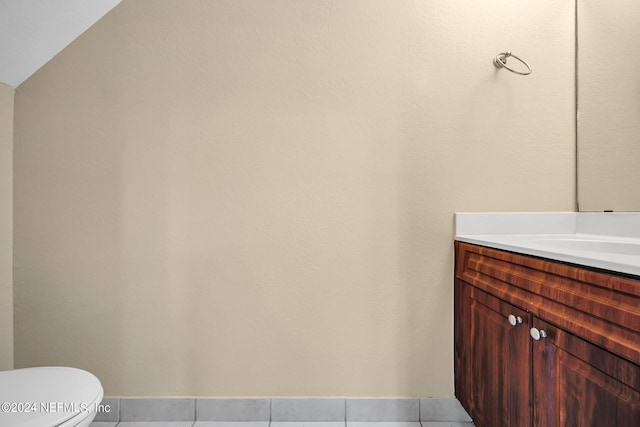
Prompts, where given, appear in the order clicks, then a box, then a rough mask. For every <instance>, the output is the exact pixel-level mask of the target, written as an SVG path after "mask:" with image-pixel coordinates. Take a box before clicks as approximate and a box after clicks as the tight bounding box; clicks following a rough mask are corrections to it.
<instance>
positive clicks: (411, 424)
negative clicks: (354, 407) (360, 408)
mask: <svg viewBox="0 0 640 427" xmlns="http://www.w3.org/2000/svg"><path fill="white" fill-rule="evenodd" d="M346 427H421V426H420V422H418V421H347V426H346Z"/></svg>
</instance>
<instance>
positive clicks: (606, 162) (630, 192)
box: [578, 0, 640, 211]
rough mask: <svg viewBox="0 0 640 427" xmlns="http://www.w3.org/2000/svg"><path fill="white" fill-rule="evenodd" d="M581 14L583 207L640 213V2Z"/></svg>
mask: <svg viewBox="0 0 640 427" xmlns="http://www.w3.org/2000/svg"><path fill="white" fill-rule="evenodd" d="M578 12H579V14H578V24H579V25H578V46H579V47H578V85H579V87H578V94H579V96H578V111H579V117H580V119H579V120H578V199H579V201H580V210H583V211H603V210H616V211H640V185H638V183H640V167H638V164H639V163H640V144H638V138H639V136H640V120H639V118H640V56H638V55H636V54H635V53H636V52H638V50H639V49H640V25H638V22H640V2H638V1H637V0H620V1H615V2H602V1H597V0H580V2H579V6H578ZM614 58H615V59H614Z"/></svg>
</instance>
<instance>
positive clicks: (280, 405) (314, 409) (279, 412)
mask: <svg viewBox="0 0 640 427" xmlns="http://www.w3.org/2000/svg"><path fill="white" fill-rule="evenodd" d="M344 405H345V403H344V399H271V421H302V422H306V421H314V422H316V421H344V419H345V408H344ZM318 427H322V426H318ZM343 427H344V425H343Z"/></svg>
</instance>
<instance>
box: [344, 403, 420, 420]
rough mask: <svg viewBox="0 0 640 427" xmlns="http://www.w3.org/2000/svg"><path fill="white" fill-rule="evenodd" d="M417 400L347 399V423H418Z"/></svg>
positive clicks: (418, 409) (418, 408) (418, 410)
mask: <svg viewBox="0 0 640 427" xmlns="http://www.w3.org/2000/svg"><path fill="white" fill-rule="evenodd" d="M419 420H420V407H419V400H418V399H347V421H364V422H368V421H374V422H378V421H392V422H397V421H405V422H410V421H419Z"/></svg>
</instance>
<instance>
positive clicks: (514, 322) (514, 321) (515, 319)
mask: <svg viewBox="0 0 640 427" xmlns="http://www.w3.org/2000/svg"><path fill="white" fill-rule="evenodd" d="M507 319H508V320H509V324H510V325H511V326H516V325H519V324H520V323H522V317H520V316H514V315H513V314H510V315H508V316H507Z"/></svg>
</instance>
